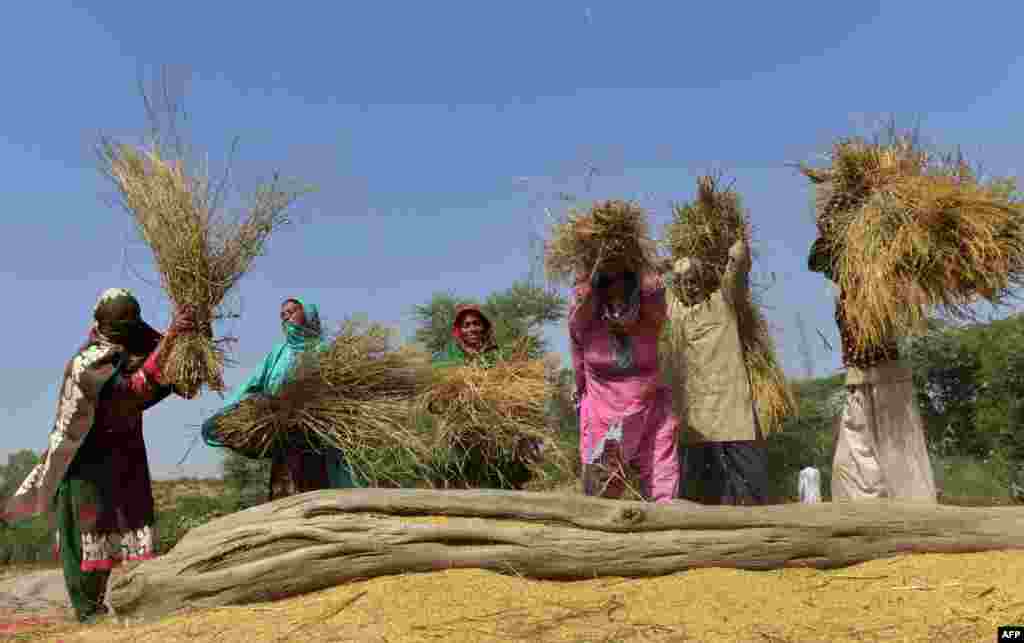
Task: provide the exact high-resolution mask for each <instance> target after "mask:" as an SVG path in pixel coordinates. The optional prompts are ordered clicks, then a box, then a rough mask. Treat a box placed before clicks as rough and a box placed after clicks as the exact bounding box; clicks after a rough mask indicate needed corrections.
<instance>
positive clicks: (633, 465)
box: [569, 265, 679, 502]
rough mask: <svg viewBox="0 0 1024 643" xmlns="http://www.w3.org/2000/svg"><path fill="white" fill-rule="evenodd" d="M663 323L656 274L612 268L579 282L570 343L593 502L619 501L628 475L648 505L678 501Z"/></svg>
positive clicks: (587, 488)
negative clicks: (662, 358) (661, 344)
mask: <svg viewBox="0 0 1024 643" xmlns="http://www.w3.org/2000/svg"><path fill="white" fill-rule="evenodd" d="M666 316H667V311H666V301H665V288H664V285H663V284H662V283H661V281H660V279H658V278H657V276H655V275H639V274H637V273H635V272H631V271H628V270H625V269H624V268H623V267H621V266H612V265H607V266H602V267H601V271H600V272H599V271H595V273H594V275H593V278H592V279H591V281H590V282H589V283H587V282H586V281H585V280H583V279H580V280H578V281H577V283H576V288H575V301H574V302H573V304H572V306H571V308H570V310H569V338H570V348H571V350H572V359H573V369H574V370H575V372H576V389H577V392H578V396H579V398H580V456H581V458H582V464H583V490H584V493H586V494H587V495H589V496H604V497H609V498H618V497H621V496H622V494H623V492H624V491H625V487H626V481H627V480H626V477H627V471H628V470H630V469H631V470H634V471H635V472H636V474H637V477H638V478H639V484H640V489H639V490H638V491H639V492H640V494H641V495H642V496H643V497H644V498H645V499H648V500H654V501H655V502H671V501H672V500H673V499H674V498H675V495H676V492H677V489H678V486H679V460H678V454H677V451H676V440H675V438H676V435H675V434H676V426H677V424H678V423H677V421H676V419H675V416H674V415H673V414H672V397H671V396H672V392H671V390H670V389H669V388H668V387H667V386H666V385H664V384H662V383H661V379H660V373H659V367H658V337H659V335H660V333H661V329H662V326H663V325H664V323H665V319H666Z"/></svg>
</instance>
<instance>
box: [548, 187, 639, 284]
mask: <svg viewBox="0 0 1024 643" xmlns="http://www.w3.org/2000/svg"><path fill="white" fill-rule="evenodd" d="M544 263H545V268H546V270H547V274H548V277H549V278H550V279H551V280H552V281H555V282H560V283H574V282H575V280H576V278H577V277H579V276H584V277H589V276H590V275H591V274H592V273H593V272H594V271H595V270H598V269H599V268H600V266H604V265H607V266H615V267H619V268H623V269H627V270H632V271H635V272H639V273H644V272H649V271H652V270H653V269H654V266H655V264H656V259H655V252H654V246H653V242H652V241H651V239H650V237H649V234H648V225H647V214H646V213H645V212H644V210H643V209H642V208H641V207H639V206H638V205H636V204H634V203H630V202H627V201H604V202H600V203H596V204H594V206H593V207H592V208H591V209H590V210H589V211H588V212H586V213H583V212H576V211H573V212H570V213H569V215H568V219H567V220H566V221H564V222H561V223H557V224H555V225H554V226H553V227H552V230H551V238H550V240H549V241H548V242H547V244H546V247H545V257H544Z"/></svg>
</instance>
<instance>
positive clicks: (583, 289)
mask: <svg viewBox="0 0 1024 643" xmlns="http://www.w3.org/2000/svg"><path fill="white" fill-rule="evenodd" d="M595 301H596V297H595V293H594V287H593V286H592V285H591V284H588V283H585V282H582V281H580V282H577V283H576V287H575V288H573V291H572V300H571V301H570V303H569V335H570V336H576V337H578V338H579V337H583V335H584V334H585V333H586V332H587V329H588V328H589V327H590V323H591V322H592V321H593V319H594V315H595V312H594V311H595V307H596V303H595Z"/></svg>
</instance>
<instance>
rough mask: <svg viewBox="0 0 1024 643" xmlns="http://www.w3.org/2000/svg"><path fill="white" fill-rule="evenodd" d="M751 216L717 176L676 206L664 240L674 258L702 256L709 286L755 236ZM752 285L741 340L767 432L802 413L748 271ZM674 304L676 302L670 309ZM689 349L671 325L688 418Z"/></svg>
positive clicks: (670, 355)
mask: <svg viewBox="0 0 1024 643" xmlns="http://www.w3.org/2000/svg"><path fill="white" fill-rule="evenodd" d="M751 236H752V234H751V225H750V218H749V215H748V214H747V212H746V210H745V209H744V208H743V205H742V202H741V200H740V196H739V194H738V193H737V192H736V191H735V190H734V189H732V188H731V187H725V188H723V187H722V186H721V184H720V182H719V180H718V179H717V178H715V177H712V176H702V177H700V178H699V179H698V180H697V197H696V198H695V199H694V200H693V201H691V202H689V203H684V204H680V205H677V206H675V207H674V208H673V219H672V221H671V222H670V223H669V224H668V225H667V226H666V227H665V237H664V243H665V245H666V246H667V249H668V251H669V253H670V254H671V256H672V257H673V258H674V259H682V258H690V259H692V260H697V262H698V265H700V266H701V267H702V269H703V272H704V274H705V275H706V278H705V279H704V281H706V282H707V283H704V284H703V286H704V288H703V290H705V291H707V290H713V289H716V288H718V287H719V286H720V284H721V279H722V277H723V275H724V274H725V271H726V268H727V267H728V265H729V249H730V248H731V247H732V246H733V244H735V243H736V241H738V240H740V239H744V240H745V242H746V243H749V242H750V239H751ZM742 277H743V279H744V281H745V283H747V287H746V288H745V289H744V291H743V293H742V295H741V298H740V300H739V301H736V302H734V306H735V310H736V315H737V325H738V327H739V335H740V341H741V343H742V345H743V352H744V358H745V361H746V364H747V369H748V370H749V372H750V379H751V387H752V393H753V397H754V401H755V404H756V407H757V412H758V419H759V421H760V425H761V428H762V430H763V431H765V432H766V433H771V432H773V431H775V430H778V429H780V428H781V426H782V423H783V421H784V420H785V419H786V418H787V417H789V416H790V415H792V414H793V413H795V412H796V401H795V398H794V396H793V390H792V387H790V385H789V383H788V381H787V379H786V376H785V373H784V372H783V370H782V367H781V365H780V364H779V361H778V358H777V356H776V352H775V344H774V341H773V340H772V336H771V330H770V328H769V326H768V320H767V319H766V318H765V316H764V313H763V312H762V310H761V304H760V302H759V301H758V300H757V297H756V295H755V293H754V291H753V290H752V288H751V287H750V284H749V277H748V276H747V275H743V276H742ZM673 299H678V300H679V301H680V302H682V303H683V304H684V305H693V304H694V302H689V301H687V300H686V296H685V293H683V292H681V291H680V290H679V289H678V288H675V289H672V290H671V291H670V292H669V300H670V303H671V301H672V300H673ZM671 308H672V306H670V309H671ZM686 348H687V339H686V329H685V324H683V323H675V324H670V328H669V332H668V335H667V337H666V338H665V342H664V343H663V353H664V358H665V359H664V361H665V362H666V365H665V366H664V367H663V368H662V372H663V375H664V376H665V377H666V378H668V379H667V381H669V382H670V383H671V384H672V386H673V405H674V407H675V411H676V413H679V414H680V415H679V417H685V415H683V414H685V408H686V384H685V382H686V373H685V370H686V369H685V354H686Z"/></svg>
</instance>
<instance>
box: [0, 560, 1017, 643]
mask: <svg viewBox="0 0 1024 643" xmlns="http://www.w3.org/2000/svg"><path fill="white" fill-rule="evenodd" d="M51 573H52V572H51ZM36 575H38V573H37V574H36ZM21 582H22V583H26V582H28V581H21ZM2 586H3V585H2V581H0V587H2ZM0 592H2V589H0ZM0 596H2V595H0ZM54 613H55V612H54V610H53V609H52V608H51V609H50V611H49V612H35V613H29V612H22V613H21V615H20V617H19V618H20V619H21V620H22V623H21V624H20V626H16V627H15V628H13V629H12V628H10V627H8V630H7V632H6V633H5V632H4V631H3V630H2V629H0V637H7V638H8V639H9V640H19V641H81V642H94V643H101V642H102V643H108V642H124V643H128V642H136V641H137V642H139V643H164V642H168V643H173V642H177V641H180V642H185V641H188V642H189V643H203V642H213V641H219V642H222V643H234V642H238V643H243V642H244V643H252V642H255V641H294V640H299V641H303V642H304V643H315V642H320V641H367V642H376V641H380V642H384V641H387V642H389V643H406V642H411V641H465V642H467V643H470V642H477V641H480V642H482V641H488V642H490V641H543V642H547V641H565V642H576V643H583V642H593V643H598V642H601V643H612V642H617V641H760V642H766V643H783V642H789V641H793V642H795V641H992V640H993V638H994V637H995V633H996V628H997V627H998V626H999V625H1007V624H1022V623H1024V552H1021V551H1015V552H988V553H980V554H950V555H946V554H943V555H937V554H936V555H917V556H902V557H899V558H891V559H886V560H877V561H871V562H868V563H864V564H861V565H857V566H854V567H848V568H845V569H841V570H832V571H827V572H821V571H815V570H807V569H791V570H780V571H770V572H747V571H739V570H730V569H700V570H692V571H689V572H684V573H680V574H675V575H672V576H664V577H660V578H647V579H622V578H600V579H594V580H588V581H578V582H550V581H533V580H527V579H523V578H518V577H514V576H502V575H499V574H495V573H491V572H484V571H477V570H453V571H448V572H439V573H432V574H416V575H406V576H391V577H381V578H375V579H372V580H368V581H362V582H358V583H352V584H348V585H343V586H339V587H335V588H332V589H329V590H325V591H322V592H318V593H315V594H311V595H306V596H302V597H296V598H293V599H288V600H284V601H280V602H277V603H268V604H259V605H251V606H245V607H227V608H219V609H213V610H202V611H194V612H189V613H183V614H179V615H175V616H171V617H168V618H165V619H161V620H159V621H156V622H151V623H130V622H129V623H118V622H117V620H116V619H114V618H110V619H107V620H106V621H105V622H101V623H99V624H97V625H93V626H90V627H81V626H78V625H77V624H75V625H72V624H70V623H68V622H67V620H66V616H64V617H62V618H60V619H59V620H50V621H47V619H53V615H54ZM2 619H3V617H2V616H0V626H2ZM26 619H35V621H26ZM8 625H10V620H9V619H8Z"/></svg>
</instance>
